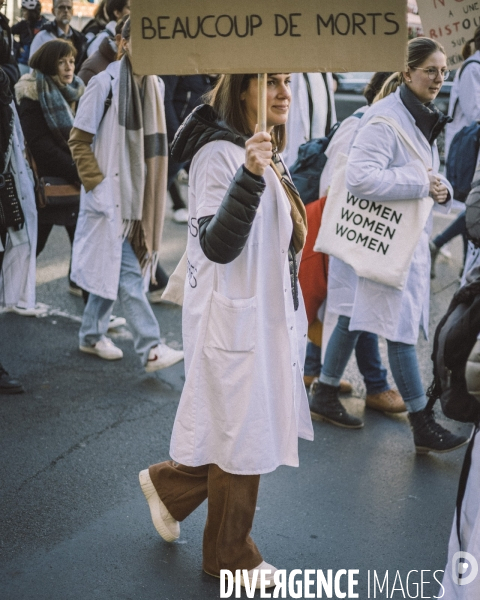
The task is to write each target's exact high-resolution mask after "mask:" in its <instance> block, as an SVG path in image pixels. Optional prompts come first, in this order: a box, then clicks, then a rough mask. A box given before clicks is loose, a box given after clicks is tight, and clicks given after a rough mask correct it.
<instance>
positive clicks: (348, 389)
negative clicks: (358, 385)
mask: <svg viewBox="0 0 480 600" xmlns="http://www.w3.org/2000/svg"><path fill="white" fill-rule="evenodd" d="M352 392H353V387H352V384H351V383H350V382H349V381H345V379H342V380H341V381H340V387H339V389H338V393H339V394H351V393H352Z"/></svg>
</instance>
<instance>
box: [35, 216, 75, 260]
mask: <svg viewBox="0 0 480 600" xmlns="http://www.w3.org/2000/svg"><path fill="white" fill-rule="evenodd" d="M52 229H53V223H38V238H37V256H38V255H39V254H40V252H41V251H42V250H43V249H44V248H45V245H46V243H47V240H48V237H49V235H50V232H51V231H52ZM65 229H66V230H67V233H68V237H69V239H70V243H71V244H73V238H74V237H75V225H65Z"/></svg>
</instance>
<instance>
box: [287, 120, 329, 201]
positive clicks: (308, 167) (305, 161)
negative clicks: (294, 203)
mask: <svg viewBox="0 0 480 600" xmlns="http://www.w3.org/2000/svg"><path fill="white" fill-rule="evenodd" d="M339 127H340V123H335V125H334V126H333V127H332V129H331V131H330V133H329V134H328V135H327V136H325V137H323V138H314V139H313V140H309V141H308V142H305V144H302V145H301V146H300V148H299V149H298V158H297V160H296V161H295V162H294V163H293V166H292V167H290V169H289V170H290V175H291V176H292V180H293V183H294V184H295V187H296V188H297V190H298V193H299V194H300V198H301V199H302V202H303V203H304V204H305V205H306V204H310V202H314V201H315V200H318V194H319V188H320V176H321V175H322V171H323V169H324V168H325V164H326V163H327V157H326V156H325V150H326V149H327V148H328V145H329V144H330V141H331V139H332V137H333V135H334V133H335V132H336V131H337V129H338V128H339Z"/></svg>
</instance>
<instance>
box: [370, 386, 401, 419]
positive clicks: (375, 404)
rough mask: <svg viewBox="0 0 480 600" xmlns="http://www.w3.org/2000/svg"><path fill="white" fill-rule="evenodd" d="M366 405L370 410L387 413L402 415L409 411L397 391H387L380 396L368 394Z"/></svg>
mask: <svg viewBox="0 0 480 600" xmlns="http://www.w3.org/2000/svg"><path fill="white" fill-rule="evenodd" d="M365 404H366V405H367V406H368V408H373V410H380V411H381V412H386V413H401V412H405V411H406V410H407V407H406V406H405V402H404V401H403V398H402V397H401V396H400V394H399V393H398V391H397V390H386V391H385V392H380V393H379V394H367V398H366V400H365Z"/></svg>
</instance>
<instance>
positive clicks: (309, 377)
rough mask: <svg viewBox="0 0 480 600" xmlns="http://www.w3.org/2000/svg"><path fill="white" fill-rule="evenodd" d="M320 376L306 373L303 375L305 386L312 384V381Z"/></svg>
mask: <svg viewBox="0 0 480 600" xmlns="http://www.w3.org/2000/svg"><path fill="white" fill-rule="evenodd" d="M319 377H320V375H304V376H303V383H304V384H305V387H306V388H307V390H308V388H309V387H310V386H311V385H312V383H313V382H314V381H315V379H318V378H319Z"/></svg>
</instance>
